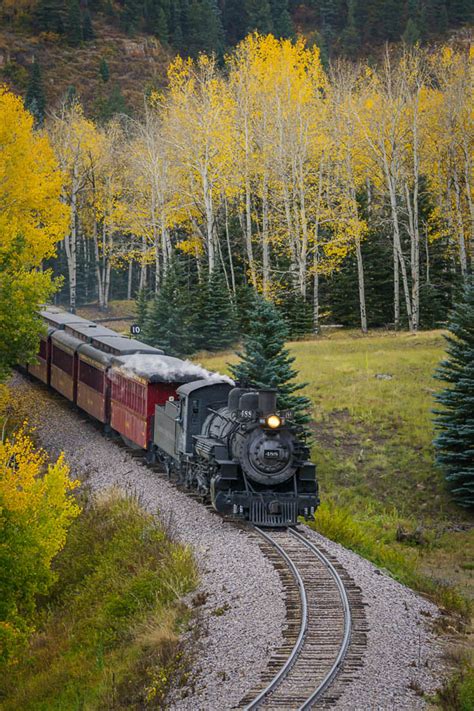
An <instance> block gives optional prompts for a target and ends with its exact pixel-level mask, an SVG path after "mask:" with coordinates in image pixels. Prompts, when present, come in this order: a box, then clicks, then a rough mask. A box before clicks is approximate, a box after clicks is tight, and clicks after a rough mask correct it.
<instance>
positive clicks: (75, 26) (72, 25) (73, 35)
mask: <svg viewBox="0 0 474 711" xmlns="http://www.w3.org/2000/svg"><path fill="white" fill-rule="evenodd" d="M66 37H67V41H68V43H69V44H70V45H71V46H72V47H77V46H79V45H80V44H81V42H82V22H81V8H80V5H79V2H78V0H68V3H67V16H66Z"/></svg>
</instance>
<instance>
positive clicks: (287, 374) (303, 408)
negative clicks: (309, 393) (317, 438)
mask: <svg viewBox="0 0 474 711" xmlns="http://www.w3.org/2000/svg"><path fill="white" fill-rule="evenodd" d="M252 315H253V319H252V323H251V326H250V331H249V333H248V335H247V336H246V337H245V339H244V347H245V350H244V351H243V353H238V356H239V357H240V359H241V360H240V362H239V363H237V364H235V365H231V366H230V370H231V373H232V376H233V377H234V378H235V379H236V381H238V382H239V383H240V384H241V385H242V386H244V387H257V388H277V389H278V400H277V403H278V408H279V409H280V410H292V412H293V416H294V420H295V421H296V422H297V423H298V424H299V425H301V426H302V427H303V429H304V431H305V433H306V434H308V432H309V430H308V423H309V421H310V419H311V415H310V412H311V410H310V408H311V403H310V400H309V399H308V398H307V397H305V396H304V395H300V394H298V393H299V391H300V390H301V389H302V388H304V387H305V383H297V382H295V377H296V376H297V375H298V372H297V371H296V370H295V369H294V368H293V367H292V365H293V362H294V360H295V359H294V357H293V356H291V355H290V353H289V351H288V350H287V349H286V348H285V341H286V338H287V328H286V325H285V322H284V321H283V319H282V318H281V316H280V314H279V313H278V311H277V309H276V308H275V306H274V305H273V304H272V303H271V302H270V301H266V300H265V299H263V298H262V297H261V296H256V297H255V302H254V309H253V314H252Z"/></svg>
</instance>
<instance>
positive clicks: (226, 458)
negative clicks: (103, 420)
mask: <svg viewBox="0 0 474 711" xmlns="http://www.w3.org/2000/svg"><path fill="white" fill-rule="evenodd" d="M177 395H178V399H177V400H175V399H170V400H168V401H167V402H166V403H165V405H164V406H157V408H156V411H155V423H154V438H153V442H154V444H153V454H154V456H156V457H157V458H158V459H160V460H161V461H162V462H163V463H164V464H165V466H166V469H167V471H168V472H169V473H170V474H174V475H175V476H176V477H177V478H178V480H179V481H180V482H181V483H182V484H184V485H185V486H187V487H189V488H192V489H194V490H196V491H198V492H200V493H202V494H205V495H207V494H209V495H210V498H211V502H212V505H213V507H214V508H215V509H216V510H217V511H219V512H221V513H224V514H232V515H234V516H239V517H241V518H245V519H247V520H249V521H251V522H252V523H255V524H257V525H260V526H292V525H294V524H296V522H297V518H298V516H305V517H306V518H309V517H312V516H313V515H314V512H315V510H316V508H317V506H318V503H319V499H318V486H317V481H316V472H315V466H314V464H312V463H311V462H310V461H308V455H309V453H308V449H307V447H306V446H305V445H304V443H303V442H302V441H301V439H299V438H298V437H297V436H296V433H295V427H294V425H293V424H292V423H291V421H290V420H289V419H287V418H286V417H285V416H284V415H286V414H287V413H278V412H277V407H276V404H277V403H276V399H277V391H276V390H271V389H268V390H253V389H250V388H238V387H232V386H231V385H229V384H228V383H225V382H224V383H222V382H212V381H211V382H209V383H208V382H206V381H199V380H198V381H196V382H192V383H187V384H186V385H182V386H181V387H179V388H178V390H177Z"/></svg>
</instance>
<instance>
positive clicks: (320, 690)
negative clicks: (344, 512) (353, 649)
mask: <svg viewBox="0 0 474 711" xmlns="http://www.w3.org/2000/svg"><path fill="white" fill-rule="evenodd" d="M289 532H290V534H291V535H292V536H294V537H295V538H297V539H298V540H299V541H301V542H302V543H303V544H304V545H305V546H306V547H307V548H309V550H310V551H312V553H314V555H315V556H316V557H317V558H319V560H320V561H321V562H322V563H323V564H324V565H325V566H326V567H327V569H328V570H329V572H330V573H331V575H332V577H333V579H334V581H335V583H336V585H337V589H338V591H339V596H340V598H341V603H342V607H343V610H344V634H343V637H342V641H341V645H340V648H339V653H338V655H337V657H336V659H335V661H334V664H333V665H332V667H331V669H330V670H329V672H328V673H327V674H326V676H325V677H324V679H323V681H322V682H321V683H320V684H319V686H318V687H317V688H316V689H315V690H314V691H313V693H312V694H311V696H309V697H308V698H307V699H306V701H305V702H304V704H302V706H300V707H299V709H298V711H307V710H308V709H310V708H311V706H312V705H313V704H314V702H315V701H317V699H318V698H319V697H321V696H322V694H324V692H325V691H326V689H327V688H328V686H329V685H330V684H331V682H332V681H333V680H334V677H335V676H336V675H337V673H338V671H339V669H340V667H341V665H342V663H343V661H344V658H345V656H346V654H347V650H348V648H349V644H350V640H351V625H352V617H351V608H350V605H349V599H348V597H347V592H346V589H345V587H344V583H343V582H342V580H341V576H340V575H339V573H338V572H337V570H336V569H335V567H334V566H333V564H332V563H331V561H330V560H328V558H326V556H325V555H324V554H323V553H321V551H320V550H319V549H318V548H317V547H316V546H315V545H314V543H311V541H309V540H308V539H307V538H306V537H305V536H303V535H302V534H301V533H299V531H295V530H294V529H289Z"/></svg>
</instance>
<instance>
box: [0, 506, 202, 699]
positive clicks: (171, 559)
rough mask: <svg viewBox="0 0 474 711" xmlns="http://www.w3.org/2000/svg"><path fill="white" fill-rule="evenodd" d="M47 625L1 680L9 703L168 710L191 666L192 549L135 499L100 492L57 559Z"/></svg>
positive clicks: (2, 692) (194, 576)
mask: <svg viewBox="0 0 474 711" xmlns="http://www.w3.org/2000/svg"><path fill="white" fill-rule="evenodd" d="M54 569H55V574H56V575H57V582H56V584H55V586H54V588H53V590H52V593H51V595H50V596H48V597H45V598H44V600H43V606H42V616H43V624H42V626H41V629H39V630H38V633H37V634H36V635H34V636H33V638H32V640H31V644H30V648H29V650H28V652H27V653H26V654H25V655H24V658H23V660H22V662H21V663H19V664H18V665H17V666H16V667H13V668H11V669H9V674H8V675H7V674H4V675H3V676H2V679H1V681H0V702H3V704H2V709H5V711H9V710H12V711H13V709H15V710H16V709H19V708H21V709H22V710H23V711H28V710H31V711H32V710H33V709H34V710H35V711H40V710H41V709H45V711H46V710H47V711H56V710H57V711H59V710H60V709H61V710H62V709H74V708H83V707H84V708H87V709H91V710H93V709H103V708H110V707H112V706H113V708H114V709H122V708H144V709H147V708H161V707H162V704H163V702H164V699H165V697H166V694H167V693H168V692H169V689H170V688H171V687H172V686H174V685H175V684H179V683H180V680H182V678H183V675H185V672H186V657H185V656H184V655H183V651H182V650H181V648H180V644H179V636H178V632H179V629H180V625H181V624H182V623H183V622H184V621H186V619H187V617H188V613H187V610H186V608H184V607H183V605H182V603H181V602H180V598H181V596H182V595H184V594H186V593H187V592H189V591H190V590H192V589H193V587H194V586H195V585H196V582H197V573H196V569H195V565H194V562H193V559H192V557H191V553H190V550H189V549H188V548H185V547H183V546H181V545H179V544H177V543H175V542H173V541H172V540H170V539H169V537H168V536H167V535H166V531H165V530H164V529H163V528H162V527H161V525H160V524H159V523H158V522H157V520H156V519H155V518H154V517H153V516H151V515H150V514H147V513H145V512H144V511H143V510H142V509H141V508H140V506H139V504H138V503H137V502H136V501H135V500H133V499H126V498H123V497H122V496H120V495H119V494H117V493H112V494H109V495H108V496H106V497H101V498H99V499H95V500H93V501H92V502H90V503H88V504H87V505H86V506H85V510H84V511H83V513H82V514H81V515H80V516H79V517H78V518H77V519H76V521H75V522H74V523H73V525H72V526H71V529H70V532H69V537H68V540H67V543H66V546H65V548H64V549H63V551H62V552H61V553H60V554H59V556H58V557H57V559H56V561H55V566H54Z"/></svg>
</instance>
